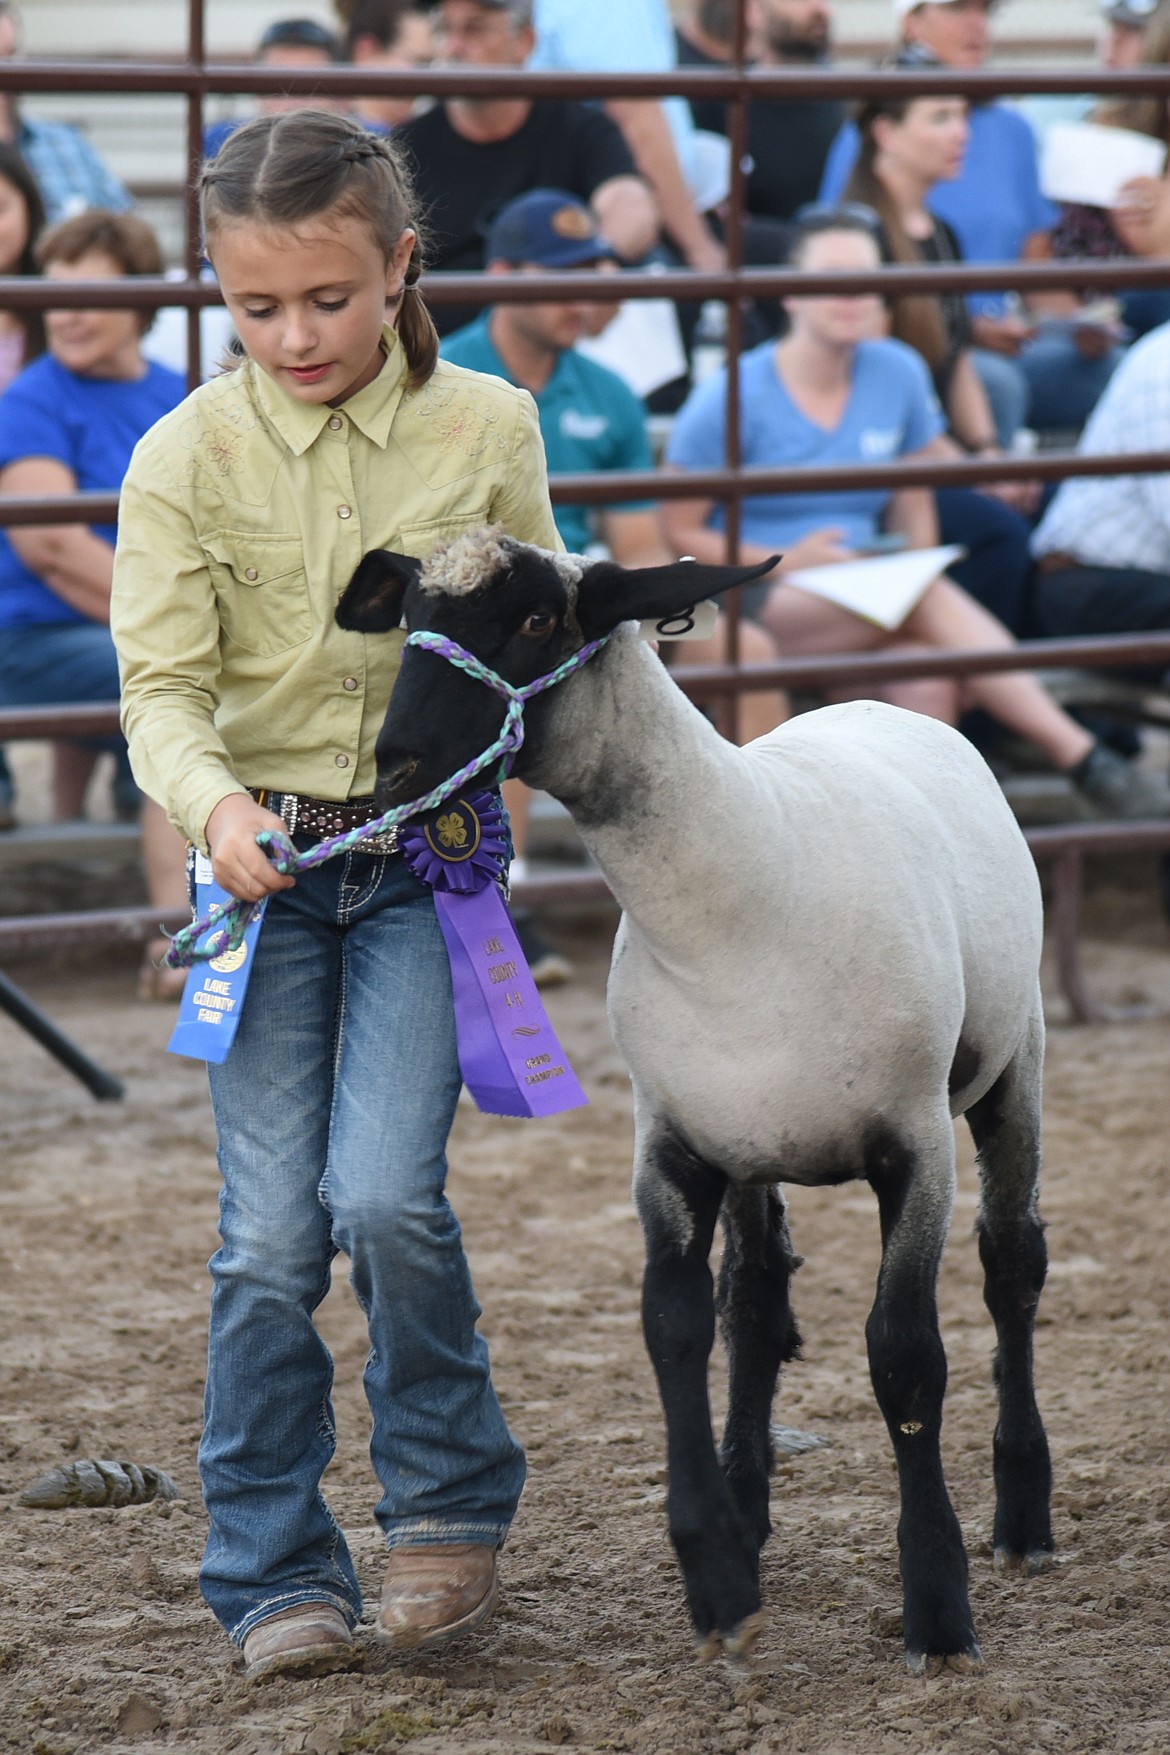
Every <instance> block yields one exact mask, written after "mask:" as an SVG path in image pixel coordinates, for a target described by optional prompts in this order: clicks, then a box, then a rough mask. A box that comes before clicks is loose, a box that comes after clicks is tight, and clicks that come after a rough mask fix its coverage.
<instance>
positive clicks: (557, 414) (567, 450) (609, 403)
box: [440, 311, 654, 555]
mask: <svg viewBox="0 0 1170 1755" xmlns="http://www.w3.org/2000/svg"><path fill="white" fill-rule="evenodd" d="M490 318H491V312H490V311H487V312H485V313H484V315H483V316H482V317H479V318H477V319H476V321H475V322H474V323H469V324H468V325H467V327H466V329H457V330H456V331H455V333H454V334H453V335H446V336H444V337H443V341H442V346H441V348H440V351H441V353H442V355H443V358H444V359H445V360H450V361H451V363H452V365H455V366H466V367H467V368H468V370H469V371H472V372H488V373H490V374H491V376H492V377H494V378H503V380H504V382H505V383H509V384H510V383H512V382H513V380H512V379H511V378H509V377H508V373H507V370H506V368H505V366H504V362H503V360H502V359H501V358H500V356H499V354H498V353H497V352H496V349H495V345H494V344H493V342H492V338H491V335H490V334H489V332H488V323H489V320H490ZM536 412H537V415H538V417H539V420H540V432H541V437H542V438H543V440H544V451H545V456H546V457H547V459H548V472H549V474H550V475H568V474H573V475H576V474H579V473H581V474H583V473H584V472H585V471H586V470H605V469H652V468H653V467H654V463H653V458H652V455H651V452H650V441H649V439H648V438H647V437H646V411H645V409H644V408H643V407H642V404H641V402H639V400H638V398H637V397H636V396H635V395H634V392H633V391H632V390H631V389H630V387H629V385H628V384H625V383H623V381H622V380H621V378H619V377H618V376H617V374H616V372H611V371H610V370H609V368H608V367H607V366H599V365H598V364H597V363H596V361H594V360H587V359H586V358H585V355H584V354H583V353H578V352H577V350H576V348H573V347H570V348H566V349H565V352H564V353H563V354H562V355H561V357H560V358H559V359H558V361H557V363H556V365H555V366H554V368H553V372H552V376H551V377H550V378H549V381H548V383H547V384H546V385H545V387H544V389H543V390H542V391H541V392H540V395H539V396H537V398H536ZM652 504H653V501H651V500H636V501H635V500H627V501H623V502H622V504H621V506H620V507H618V508H616V509H617V510H620V511H623V512H635V511H638V512H640V511H644V510H646V509H647V508H649V507H650V506H652ZM553 517H554V518H555V520H556V526H557V529H558V530H559V531H560V533H561V540H562V541H563V542H564V545H565V547H566V548H567V549H568V551H569V553H570V554H577V555H579V554H584V552H585V550H586V548H587V547H588V545H589V543H590V541H591V533H590V529H589V508H588V506H554V507H553Z"/></svg>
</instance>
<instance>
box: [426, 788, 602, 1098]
mask: <svg viewBox="0 0 1170 1755" xmlns="http://www.w3.org/2000/svg"><path fill="white" fill-rule="evenodd" d="M400 844H401V847H402V854H403V857H404V859H405V860H406V863H407V865H408V866H409V868H410V870H411V871H412V872H414V874H415V876H416V877H420V878H422V880H423V882H424V883H428V884H430V886H431V888H432V890H433V891H434V897H435V910H436V912H437V914H438V916H439V925H440V927H441V928H442V931H443V938H444V939H445V941H446V945H447V955H448V957H449V958H450V960H451V988H452V992H453V994H454V998H455V1033H456V1039H457V1042H458V1048H459V1070H460V1071H461V1072H462V1074H463V1082H464V1084H465V1085H466V1086H467V1088H468V1090H469V1091H470V1092H471V1094H472V1096H473V1097H474V1098H475V1101H476V1103H477V1105H478V1106H479V1108H480V1109H482V1110H484V1111H485V1112H486V1113H487V1114H489V1115H559V1114H560V1113H561V1111H562V1110H565V1109H579V1108H581V1107H582V1105H583V1104H585V1103H586V1102H587V1101H588V1099H587V1098H586V1096H585V1093H584V1091H582V1089H581V1087H580V1085H579V1084H578V1082H577V1077H576V1074H575V1073H574V1072H573V1069H572V1067H571V1066H570V1065H569V1060H568V1056H567V1055H566V1054H565V1052H564V1050H563V1049H562V1047H561V1045H560V1043H559V1042H558V1041H557V1038H556V1033H555V1031H554V1030H553V1027H552V1025H551V1024H550V1023H549V1020H548V1014H547V1012H546V1011H545V1009H544V1007H543V1005H542V1004H541V1002H540V995H539V994H538V993H537V991H536V983H535V981H533V979H532V973H531V970H530V969H529V967H528V964H527V962H526V961H525V958H524V953H523V951H522V950H521V949H520V944H519V941H518V939H517V937H516V929H515V927H514V926H513V925H512V921H511V919H510V917H509V915H508V910H507V909H506V908H505V906H504V900H503V897H502V896H501V894H500V890H499V878H500V874H501V872H502V871H503V868H504V859H505V857H506V854H507V838H506V835H505V831H504V819H503V814H502V812H501V810H500V806H499V804H498V803H497V802H496V800H495V799H494V798H493V797H492V796H491V795H490V793H487V792H476V793H471V794H468V795H466V796H458V797H455V798H450V799H448V800H447V802H446V803H445V804H443V805H441V806H440V807H439V809H438V810H434V811H431V812H430V813H429V814H428V815H427V816H425V817H415V818H414V819H413V820H412V821H411V822H409V823H407V824H406V825H405V827H404V828H403V830H402V833H401V841H400Z"/></svg>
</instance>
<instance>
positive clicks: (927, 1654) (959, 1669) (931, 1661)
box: [906, 1645, 985, 1676]
mask: <svg viewBox="0 0 1170 1755" xmlns="http://www.w3.org/2000/svg"><path fill="white" fill-rule="evenodd" d="M984 1667H985V1666H984V1663H983V1653H982V1652H981V1651H980V1649H979V1647H978V1646H977V1645H972V1646H969V1647H968V1648H967V1650H966V1651H949V1652H941V1651H908V1652H907V1653H906V1668H907V1669H908V1670H909V1671H910V1674H911V1675H912V1676H941V1675H942V1673H943V1671H944V1670H954V1671H955V1673H956V1674H957V1675H960V1676H981V1675H982V1674H983V1670H984Z"/></svg>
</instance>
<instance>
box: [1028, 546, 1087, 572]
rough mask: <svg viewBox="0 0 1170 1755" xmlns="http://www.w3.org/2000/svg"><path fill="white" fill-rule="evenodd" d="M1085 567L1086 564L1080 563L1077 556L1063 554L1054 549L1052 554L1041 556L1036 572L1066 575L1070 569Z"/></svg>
mask: <svg viewBox="0 0 1170 1755" xmlns="http://www.w3.org/2000/svg"><path fill="white" fill-rule="evenodd" d="M1083 565H1084V562H1083V561H1078V560H1077V557H1076V556H1075V555H1066V554H1061V552H1060V550H1059V549H1053V551H1052V553H1051V554H1047V555H1041V556H1040V558H1039V559H1038V560H1037V562H1036V571H1037V572H1038V573H1064V572H1067V571H1068V569H1069V568H1070V567H1080V566H1083Z"/></svg>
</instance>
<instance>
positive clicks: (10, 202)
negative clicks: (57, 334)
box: [0, 142, 45, 391]
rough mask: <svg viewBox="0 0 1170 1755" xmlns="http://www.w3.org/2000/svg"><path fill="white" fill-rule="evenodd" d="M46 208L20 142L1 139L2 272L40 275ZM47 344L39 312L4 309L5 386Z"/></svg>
mask: <svg viewBox="0 0 1170 1755" xmlns="http://www.w3.org/2000/svg"><path fill="white" fill-rule="evenodd" d="M44 225H45V209H44V206H43V204H42V202H41V192H40V190H39V188H38V187H37V183H36V179H35V178H34V176H33V174H32V172H31V171H30V170H29V168H28V166H27V165H26V164H25V162H24V160H23V159H22V158H21V156H20V154H19V153H18V152H17V150H16V148H15V147H14V146H7V145H5V144H4V143H3V142H0V274H20V275H25V274H29V275H35V274H38V273H39V272H40V270H39V269H38V267H37V261H36V244H37V239H38V238H39V237H40V235H41V232H42V231H43V230H44ZM44 345H45V325H44V320H43V318H42V316H41V313H40V312H39V311H0V391H2V390H4V389H6V388H7V386H8V385H9V384H10V383H11V382H12V380H13V378H15V376H16V374H17V372H19V371H20V370H21V369H22V367H24V366H27V365H29V364H30V362H31V361H32V360H34V359H35V358H36V357H37V355H38V354H39V353H40V352H41V351H42V350H43V348H44Z"/></svg>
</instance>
